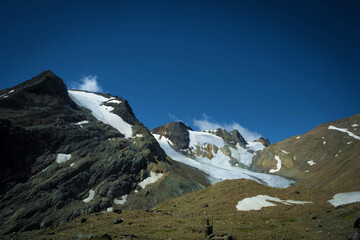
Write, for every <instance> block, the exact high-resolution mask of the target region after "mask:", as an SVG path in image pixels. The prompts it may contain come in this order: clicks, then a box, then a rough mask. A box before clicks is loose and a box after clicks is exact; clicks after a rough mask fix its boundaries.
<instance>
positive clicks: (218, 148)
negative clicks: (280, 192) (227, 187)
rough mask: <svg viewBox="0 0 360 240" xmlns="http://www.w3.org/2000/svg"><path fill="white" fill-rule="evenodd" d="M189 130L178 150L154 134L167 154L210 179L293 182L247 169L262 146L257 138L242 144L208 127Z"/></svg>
mask: <svg viewBox="0 0 360 240" xmlns="http://www.w3.org/2000/svg"><path fill="white" fill-rule="evenodd" d="M188 132H189V144H188V148H187V149H181V150H178V149H176V148H175V147H174V143H173V142H171V140H170V139H168V138H166V137H164V136H162V135H160V134H156V133H153V136H154V137H155V139H156V140H157V141H158V142H159V144H160V146H161V147H162V148H163V149H164V151H165V152H166V154H167V155H168V156H169V157H171V158H172V159H174V160H175V161H179V162H181V163H184V164H186V165H189V166H192V167H195V168H197V169H199V170H201V171H203V172H205V173H206V174H208V175H209V179H210V181H211V182H212V183H216V182H220V181H221V180H225V179H251V180H254V181H256V182H259V183H262V184H265V185H268V186H271V187H277V188H286V187H289V186H290V185H291V184H292V183H294V181H292V180H289V179H286V178H283V177H279V176H276V175H272V174H264V173H255V172H252V171H250V170H247V169H246V168H248V167H250V166H251V163H252V157H253V156H254V154H256V153H255V152H256V151H258V150H261V149H263V148H264V146H263V145H262V144H261V143H259V142H249V143H248V144H247V145H246V148H243V147H241V146H240V145H239V144H237V145H236V146H231V145H229V144H227V143H226V142H225V141H224V140H223V138H221V137H219V136H216V135H214V134H213V133H211V132H209V131H207V132H198V131H192V130H188Z"/></svg>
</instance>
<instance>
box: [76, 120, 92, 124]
mask: <svg viewBox="0 0 360 240" xmlns="http://www.w3.org/2000/svg"><path fill="white" fill-rule="evenodd" d="M87 123H89V121H87V120H84V121H80V122H77V123H75V124H76V125H82V124H87Z"/></svg>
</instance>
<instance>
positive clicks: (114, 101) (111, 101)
mask: <svg viewBox="0 0 360 240" xmlns="http://www.w3.org/2000/svg"><path fill="white" fill-rule="evenodd" d="M106 103H115V104H120V103H121V101H120V100H116V99H112V100H109V101H107V102H106Z"/></svg>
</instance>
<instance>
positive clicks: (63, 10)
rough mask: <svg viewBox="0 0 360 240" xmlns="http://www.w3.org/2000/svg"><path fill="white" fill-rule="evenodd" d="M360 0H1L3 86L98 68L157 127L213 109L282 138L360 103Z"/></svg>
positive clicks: (106, 84) (69, 77) (68, 79)
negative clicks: (50, 73)
mask: <svg viewBox="0 0 360 240" xmlns="http://www.w3.org/2000/svg"><path fill="white" fill-rule="evenodd" d="M359 12H360V2H359V1H325V0H324V1H316V0H315V1H309V0H306V1H291V0H286V1H267V0H264V1H261V0H257V1H252V0H251V1H1V2H0V31H1V37H0V89H3V88H7V87H12V86H14V85H16V84H18V83H20V82H23V81H25V80H28V79H30V78H32V77H33V76H35V75H37V74H39V73H40V72H42V71H44V70H47V69H50V70H52V71H53V72H54V73H55V74H57V75H58V76H60V77H61V78H62V79H63V80H64V81H65V83H66V84H67V85H68V86H69V87H70V86H71V85H72V84H73V83H74V82H78V81H79V79H80V78H81V76H83V75H97V77H98V82H99V84H100V85H101V86H102V88H103V90H104V92H110V93H111V94H113V95H118V96H121V97H123V98H125V99H127V100H129V102H130V105H131V106H132V108H133V110H134V113H135V115H136V116H137V118H138V119H139V120H140V121H141V122H143V123H144V124H145V126H147V127H148V128H149V129H152V128H154V127H157V126H160V125H162V124H165V123H167V122H169V121H172V120H171V119H170V118H169V115H174V116H176V118H178V119H181V120H183V121H184V122H185V123H187V124H189V125H192V124H193V120H194V119H201V118H202V116H203V114H206V115H208V116H210V117H211V118H210V119H211V120H212V121H216V122H219V123H230V122H238V123H240V124H241V125H242V126H244V127H246V128H248V129H250V130H252V131H256V132H258V133H260V134H262V135H263V136H265V137H268V138H269V139H270V141H272V142H276V141H280V140H283V139H285V138H286V137H290V136H293V135H296V134H302V133H305V132H306V131H308V130H310V129H312V128H314V127H316V126H317V125H318V124H321V123H323V122H328V121H332V120H336V119H339V118H343V117H347V116H350V115H354V114H357V113H359V112H360V111H359V106H360V91H359V90H360V17H359Z"/></svg>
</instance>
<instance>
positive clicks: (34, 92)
mask: <svg viewBox="0 0 360 240" xmlns="http://www.w3.org/2000/svg"><path fill="white" fill-rule="evenodd" d="M0 96H2V97H0V107H8V108H17V109H19V108H24V107H26V106H27V105H29V104H31V105H43V104H44V101H47V97H48V96H51V97H55V98H57V99H59V100H60V101H61V102H62V103H65V104H67V105H70V106H71V107H72V108H76V105H75V104H74V102H73V101H71V99H70V98H69V96H68V92H67V88H66V85H65V84H64V82H63V80H62V79H61V78H60V77H58V76H57V75H56V74H54V73H53V72H51V71H50V70H47V71H44V72H42V73H40V74H39V75H37V76H35V77H33V78H32V79H30V80H27V81H25V82H23V83H20V84H18V85H16V86H15V87H13V88H11V89H4V90H1V91H0ZM34 96H36V98H34Z"/></svg>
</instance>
